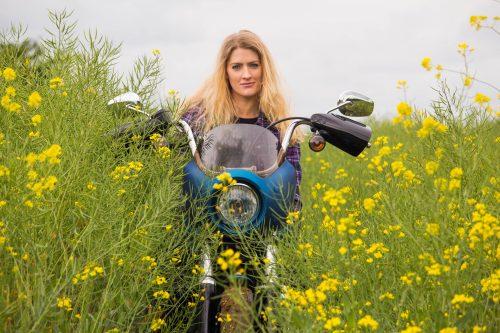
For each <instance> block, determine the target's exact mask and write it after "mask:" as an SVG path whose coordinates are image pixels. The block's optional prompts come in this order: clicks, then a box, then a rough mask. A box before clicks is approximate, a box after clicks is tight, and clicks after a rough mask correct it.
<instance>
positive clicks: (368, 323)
mask: <svg viewBox="0 0 500 333" xmlns="http://www.w3.org/2000/svg"><path fill="white" fill-rule="evenodd" d="M358 326H359V327H362V328H363V327H364V328H368V329H371V330H373V331H375V330H376V329H377V328H378V322H377V321H376V320H375V319H373V318H372V316H370V315H366V316H364V317H363V318H361V319H360V320H358Z"/></svg>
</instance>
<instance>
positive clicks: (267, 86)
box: [182, 30, 302, 210]
mask: <svg viewBox="0 0 500 333" xmlns="http://www.w3.org/2000/svg"><path fill="white" fill-rule="evenodd" d="M289 116H290V114H289V109H288V106H287V103H286V102H285V98H284V97H283V94H282V92H281V88H280V85H279V80H278V75H277V72H276V69H275V66H274V62H273V60H272V58H271V54H270V53H269V50H268V49H267V47H266V46H265V45H264V43H263V42H262V41H261V40H260V38H259V37H258V36H257V35H256V34H254V33H253V32H251V31H248V30H241V31H239V32H237V33H235V34H232V35H229V36H228V37H227V38H226V39H225V40H224V42H223V43H222V46H221V48H220V51H219V54H218V57H217V63H216V68H215V71H214V73H213V74H212V75H211V76H210V77H209V78H208V80H206V81H205V83H204V84H203V85H202V86H201V88H200V89H199V90H198V91H197V92H196V93H195V94H194V96H192V97H191V98H190V99H189V101H188V110H187V111H186V113H184V115H183V116H182V119H183V120H184V121H186V122H187V123H188V124H189V125H190V126H191V128H192V129H193V132H194V133H195V135H200V134H201V133H206V132H208V131H209V130H210V129H212V128H213V127H215V126H219V125H224V124H231V123H245V124H255V125H259V126H262V127H267V126H268V125H269V124H270V123H272V122H274V121H275V120H278V119H282V118H286V117H289ZM287 126H288V122H282V123H279V124H278V125H276V126H272V127H271V128H269V129H270V130H271V131H272V132H273V133H274V135H275V136H276V137H277V138H278V140H280V142H281V139H282V138H283V135H284V133H285V130H286V128H287ZM295 133H296V134H294V137H292V140H291V145H290V146H289V147H288V149H287V151H286V159H287V160H288V161H289V162H290V163H291V164H292V165H293V166H294V167H295V171H296V184H297V187H296V188H297V190H296V192H295V198H294V201H295V205H294V206H295V208H296V209H297V210H299V209H300V207H301V202H300V195H299V185H300V181H301V179H302V170H301V167H300V146H299V138H300V133H299V132H298V131H295Z"/></svg>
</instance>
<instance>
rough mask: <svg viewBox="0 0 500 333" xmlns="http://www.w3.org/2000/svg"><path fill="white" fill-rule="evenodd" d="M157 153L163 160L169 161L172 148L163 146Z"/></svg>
mask: <svg viewBox="0 0 500 333" xmlns="http://www.w3.org/2000/svg"><path fill="white" fill-rule="evenodd" d="M156 152H157V153H158V155H159V156H160V157H161V158H163V159H167V158H169V157H170V154H171V151H170V148H168V147H166V146H162V147H159V148H158V149H157V150H156Z"/></svg>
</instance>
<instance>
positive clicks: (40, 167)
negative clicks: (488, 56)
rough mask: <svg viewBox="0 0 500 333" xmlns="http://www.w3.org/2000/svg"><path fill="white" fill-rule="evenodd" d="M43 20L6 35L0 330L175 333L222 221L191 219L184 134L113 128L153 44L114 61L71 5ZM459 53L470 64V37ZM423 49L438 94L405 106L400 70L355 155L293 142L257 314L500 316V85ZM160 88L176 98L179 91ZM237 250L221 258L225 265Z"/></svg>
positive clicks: (275, 318)
mask: <svg viewBox="0 0 500 333" xmlns="http://www.w3.org/2000/svg"><path fill="white" fill-rule="evenodd" d="M50 19H51V21H52V25H53V27H52V28H51V29H49V37H47V38H46V39H45V40H43V43H41V45H40V49H39V53H36V52H35V53H34V52H30V48H29V45H28V44H23V40H24V39H23V33H22V32H23V31H22V28H16V27H13V28H12V29H11V30H10V31H7V32H5V33H3V34H2V35H0V44H1V48H0V71H1V73H0V74H1V78H0V94H1V106H0V331H1V332H53V331H56V332H122V331H123V332H127V331H131V332H137V331H145V332H147V331H164V332H184V331H186V330H187V328H188V326H189V324H190V321H191V320H192V319H193V318H194V312H195V307H196V303H197V302H198V301H199V300H200V299H201V297H202V296H200V295H201V293H200V290H199V288H198V285H199V279H200V276H201V274H203V269H202V268H201V267H200V265H199V264H200V254H201V252H202V247H203V245H204V244H207V243H209V244H212V245H213V247H214V248H215V247H216V246H217V242H218V240H219V236H220V235H218V234H217V233H215V232H214V230H212V228H211V227H210V226H205V225H204V224H203V221H204V216H203V214H202V213H201V212H200V213H199V214H197V212H194V213H195V214H194V215H192V216H191V215H190V219H191V224H190V225H186V224H185V223H184V222H183V221H184V220H185V219H186V217H187V212H185V211H184V209H183V207H184V200H185V199H184V198H183V197H182V194H181V192H182V191H181V179H182V168H181V166H182V165H183V164H184V163H186V161H187V157H186V155H185V154H184V153H183V152H182V150H181V149H176V148H175V147H176V146H175V144H174V146H173V147H172V148H171V149H169V148H166V147H159V148H158V146H159V145H157V144H155V142H156V141H158V140H159V138H158V137H157V136H155V135H153V136H151V137H148V138H146V141H150V142H152V143H153V144H151V145H147V146H144V145H142V144H141V140H142V139H143V138H140V137H136V136H134V137H132V138H131V140H130V142H127V147H126V148H124V142H123V141H117V140H112V139H111V138H110V136H109V135H107V134H106V133H108V132H109V131H110V130H112V129H113V128H115V127H116V126H117V125H119V124H122V123H124V122H126V121H127V120H129V119H128V118H127V116H126V115H125V116H119V115H118V114H116V113H113V112H112V111H111V110H109V109H108V108H107V107H106V103H107V101H108V100H109V99H111V98H112V97H114V96H116V95H118V94H119V93H121V92H124V91H127V90H134V91H137V92H138V93H139V94H140V95H141V96H143V97H145V100H146V101H151V100H152V98H151V97H152V96H153V93H154V89H155V87H156V86H157V84H158V82H160V80H161V76H160V68H161V66H160V62H161V56H160V54H159V52H158V51H157V50H154V51H153V55H152V56H151V57H144V58H141V59H139V60H138V61H137V63H136V66H135V68H134V71H133V72H132V73H131V74H130V75H128V76H122V75H119V74H118V73H116V72H115V71H114V70H113V66H112V64H113V63H114V62H115V61H116V58H117V57H118V53H119V48H118V47H116V46H114V45H112V44H111V43H110V42H109V41H108V40H107V39H105V38H103V37H102V36H99V35H98V34H96V33H90V32H89V33H87V34H85V35H84V37H82V38H77V37H76V34H75V24H74V23H72V21H71V17H70V16H69V15H68V14H67V13H65V12H63V13H60V14H52V13H51V14H50ZM495 20H497V19H496V18H495ZM488 22H489V21H488V18H487V17H484V16H473V17H471V20H470V23H471V26H472V27H473V28H474V29H478V30H479V29H480V28H482V27H488V24H489V23H488ZM37 50H38V49H37ZM458 51H459V54H460V56H462V57H463V58H464V61H465V63H466V64H467V57H468V55H469V54H470V52H472V51H471V48H470V46H468V45H467V44H465V43H460V44H459V45H458ZM416 65H418V61H417V62H416ZM421 65H422V67H423V70H429V71H434V70H435V71H436V72H435V75H436V79H437V81H436V88H437V89H436V96H435V100H434V101H433V102H432V103H430V106H429V107H427V108H426V109H419V108H417V107H415V106H413V105H410V103H409V102H408V101H407V100H406V95H407V83H406V82H405V81H399V82H398V88H399V89H400V90H401V91H403V95H404V97H403V98H402V99H401V103H399V104H398V105H397V106H395V108H396V109H397V112H398V116H397V117H396V118H394V119H392V120H388V121H380V120H379V121H376V120H374V119H370V120H369V124H370V126H371V127H372V129H373V132H374V137H373V139H372V147H371V148H370V149H367V150H365V152H363V153H362V154H361V155H360V156H358V157H357V158H353V157H351V156H348V155H346V154H344V153H342V152H341V151H339V150H336V149H335V148H333V147H331V146H330V147H327V148H326V149H325V150H324V151H322V152H320V153H313V152H312V151H310V150H309V149H308V148H307V143H305V144H304V145H303V149H302V152H303V155H302V161H301V162H302V167H303V170H304V179H303V183H302V186H301V193H302V197H303V200H304V202H303V204H304V208H303V211H302V212H300V214H299V213H298V212H291V213H290V215H289V216H288V218H287V220H286V223H287V224H288V225H289V229H290V232H288V233H286V234H284V235H282V236H281V237H280V238H279V239H278V240H276V246H277V260H278V261H277V267H276V269H277V273H278V278H277V281H276V283H275V284H274V285H273V286H272V287H271V288H272V289H273V293H272V295H274V297H271V298H270V300H269V302H268V303H266V304H264V305H263V306H262V307H260V308H259V309H258V310H256V311H255V313H254V315H255V317H257V316H260V317H261V318H263V320H262V322H263V323H264V324H261V325H263V326H262V328H265V329H267V330H269V331H286V332H325V331H338V332H362V331H378V332H407V333H409V332H441V333H448V332H474V333H477V332H497V331H498V330H499V326H500V325H499V319H498V318H500V311H499V310H500V307H499V301H500V266H499V260H500V247H499V238H500V226H499V222H498V207H499V201H500V187H499V185H500V176H499V175H498V167H497V161H498V153H497V152H498V145H499V144H500V126H499V124H498V120H497V119H498V112H499V110H498V95H497V96H487V95H486V94H483V93H474V94H472V93H471V90H470V89H471V87H472V86H474V87H477V88H480V87H481V82H479V81H478V80H476V78H475V77H474V76H473V75H472V74H470V73H471V72H470V71H469V69H468V66H465V70H464V71H461V73H462V74H461V76H462V77H463V85H462V86H460V87H449V86H448V85H447V83H446V80H445V75H446V74H447V73H448V72H451V71H450V70H447V69H446V67H444V68H443V66H440V65H437V66H434V65H433V64H432V60H431V59H430V58H425V59H423V60H422V62H421ZM490 86H491V84H490ZM497 91H498V89H497ZM165 103H166V105H167V106H168V107H170V109H172V110H174V111H178V108H179V97H178V95H177V93H176V92H175V91H173V92H171V94H170V97H169V98H168V101H166V102H165ZM157 107H158V105H155V104H154V103H152V102H147V103H145V105H144V108H146V109H148V110H155V108H157ZM174 116H178V114H175V112H174ZM172 135H173V134H172ZM170 140H172V142H174V143H175V137H172V138H170ZM224 179H225V180H227V179H226V178H224ZM221 181H222V180H221ZM227 183H228V184H230V181H227ZM219 186H220V187H221V188H222V189H223V188H224V187H225V186H226V184H225V183H224V184H222V183H221V184H220V185H219ZM227 186H230V185H227ZM239 255H240V254H239V253H238V252H236V253H234V252H232V250H231V251H229V250H227V251H225V252H223V253H222V254H221V255H220V256H219V257H218V260H216V262H217V264H218V265H219V266H220V268H221V269H222V270H223V271H227V272H228V274H231V273H232V272H235V271H236V270H241V269H242V267H240V265H241V260H240V257H239ZM266 264H267V263H266V262H263V263H259V262H255V266H256V267H257V268H259V267H260V268H262V269H263V268H265V266H266ZM231 320H232V319H231V318H230V317H228V316H225V317H219V321H231Z"/></svg>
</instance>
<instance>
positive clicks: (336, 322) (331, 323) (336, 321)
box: [323, 317, 341, 330]
mask: <svg viewBox="0 0 500 333" xmlns="http://www.w3.org/2000/svg"><path fill="white" fill-rule="evenodd" d="M340 323H341V321H340V318H339V317H333V318H330V319H328V320H327V321H326V323H325V325H324V326H323V328H324V329H325V330H331V329H333V328H335V327H338V326H340Z"/></svg>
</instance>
